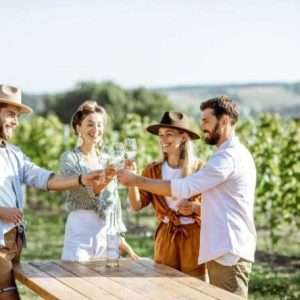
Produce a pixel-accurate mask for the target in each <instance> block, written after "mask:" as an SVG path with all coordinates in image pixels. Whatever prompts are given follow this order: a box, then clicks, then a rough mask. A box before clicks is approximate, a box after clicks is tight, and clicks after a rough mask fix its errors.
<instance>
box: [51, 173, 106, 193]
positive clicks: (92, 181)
mask: <svg viewBox="0 0 300 300" xmlns="http://www.w3.org/2000/svg"><path fill="white" fill-rule="evenodd" d="M80 176H81V180H80ZM104 181H105V171H103V170H99V171H94V172H91V173H89V174H86V175H79V176H77V175H76V176H62V175H54V174H53V175H51V176H50V178H49V180H48V185H47V187H48V190H51V191H64V190H70V189H74V188H79V187H80V186H95V185H99V184H101V183H104Z"/></svg>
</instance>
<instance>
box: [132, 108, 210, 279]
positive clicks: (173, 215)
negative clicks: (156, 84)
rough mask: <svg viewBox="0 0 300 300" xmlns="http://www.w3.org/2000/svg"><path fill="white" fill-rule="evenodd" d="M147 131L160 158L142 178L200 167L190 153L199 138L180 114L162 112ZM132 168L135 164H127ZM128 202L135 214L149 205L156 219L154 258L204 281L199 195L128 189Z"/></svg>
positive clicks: (170, 175) (185, 173) (186, 172)
mask: <svg viewBox="0 0 300 300" xmlns="http://www.w3.org/2000/svg"><path fill="white" fill-rule="evenodd" d="M147 131H148V132H150V133H152V134H155V135H158V136H159V144H160V147H161V150H162V159H161V160H160V161H158V162H153V163H151V164H149V165H148V166H147V167H146V168H145V169H144V171H143V176H146V177H150V178H154V179H166V180H170V179H172V178H180V177H185V176H188V175H190V174H191V173H193V172H195V171H196V170H198V169H199V168H200V167H201V166H202V162H201V161H200V160H198V159H197V158H196V157H195V155H194V152H193V144H192V140H195V139H198V138H199V136H198V134H196V133H195V132H193V131H191V130H190V129H189V126H188V121H187V118H186V116H185V115H184V114H182V113H180V112H165V113H164V115H163V117H162V119H161V121H160V123H159V124H154V125H151V126H149V127H148V128H147ZM127 167H128V168H132V169H134V164H132V163H130V162H127ZM128 196H129V201H130V204H131V207H132V208H133V210H135V211H139V210H141V209H142V208H144V207H146V206H148V205H149V204H150V203H151V204H152V206H153V208H154V210H155V213H156V217H157V220H158V227H157V229H156V233H155V245H154V259H155V261H156V262H157V263H161V264H165V265H168V266H170V267H173V268H175V269H177V270H179V271H182V272H185V273H187V274H190V275H192V276H196V277H199V278H204V275H205V266H204V265H198V263H197V260H198V255H199V240H200V201H201V198H200V196H195V197H193V198H190V199H171V198H170V197H163V196H159V195H155V194H152V193H150V192H145V191H142V190H139V189H138V188H137V187H129V190H128Z"/></svg>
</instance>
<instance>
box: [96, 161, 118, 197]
mask: <svg viewBox="0 0 300 300" xmlns="http://www.w3.org/2000/svg"><path fill="white" fill-rule="evenodd" d="M99 172H100V171H99ZM101 174H102V177H101V178H100V179H99V180H98V181H97V182H95V183H94V184H93V191H94V193H95V194H96V195H98V194H99V193H100V192H101V191H102V190H103V189H104V188H105V187H106V186H107V185H108V184H109V183H110V182H111V181H112V179H113V178H114V176H115V175H116V170H115V169H114V168H113V167H112V166H108V167H107V168H106V169H105V170H102V171H101Z"/></svg>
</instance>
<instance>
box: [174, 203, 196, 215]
mask: <svg viewBox="0 0 300 300" xmlns="http://www.w3.org/2000/svg"><path fill="white" fill-rule="evenodd" d="M193 205H194V203H193V202H190V201H184V202H182V203H181V204H179V206H178V212H179V213H180V214H181V215H183V216H190V215H192V214H193V213H194V209H195V208H194V206H193Z"/></svg>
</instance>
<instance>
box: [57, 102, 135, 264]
mask: <svg viewBox="0 0 300 300" xmlns="http://www.w3.org/2000/svg"><path fill="white" fill-rule="evenodd" d="M106 121H107V115H106V111H105V109H104V108H103V107H102V106H100V105H98V104H97V102H95V101H85V102H84V103H82V104H81V105H80V106H79V107H78V109H77V110H76V112H75V113H74V115H73V117H72V120H71V124H72V127H73V129H74V132H75V134H76V135H77V137H78V146H77V147H76V148H75V149H73V150H71V151H66V152H64V153H63V154H62V156H61V159H60V170H61V173H62V174H64V175H75V174H86V173H88V172H89V171H90V170H94V169H103V168H104V165H103V153H102V152H101V147H99V145H100V146H101V145H102V144H103V134H104V131H105V126H106ZM66 208H67V210H68V212H69V215H68V219H67V223H66V227H65V240H64V247H63V253H62V259H63V260H68V261H89V260H93V259H99V258H104V257H105V256H106V221H105V219H106V216H107V215H108V214H111V213H112V214H113V216H114V219H115V220H116V223H117V227H118V231H119V232H120V233H122V232H125V231H126V228H125V226H124V224H123V221H122V215H121V205H120V199H119V194H118V189H117V182H116V179H115V178H114V179H112V178H110V179H109V180H108V181H107V182H105V183H102V184H101V185H98V186H94V187H88V186H84V185H83V184H81V187H80V188H79V189H76V190H72V191H70V192H67V194H66ZM120 250H121V251H124V252H127V253H128V254H129V255H130V256H131V257H132V258H134V259H136V258H137V255H136V254H135V252H134V251H133V250H132V249H131V247H130V246H129V245H128V244H127V243H126V241H125V239H124V238H121V242H120Z"/></svg>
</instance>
